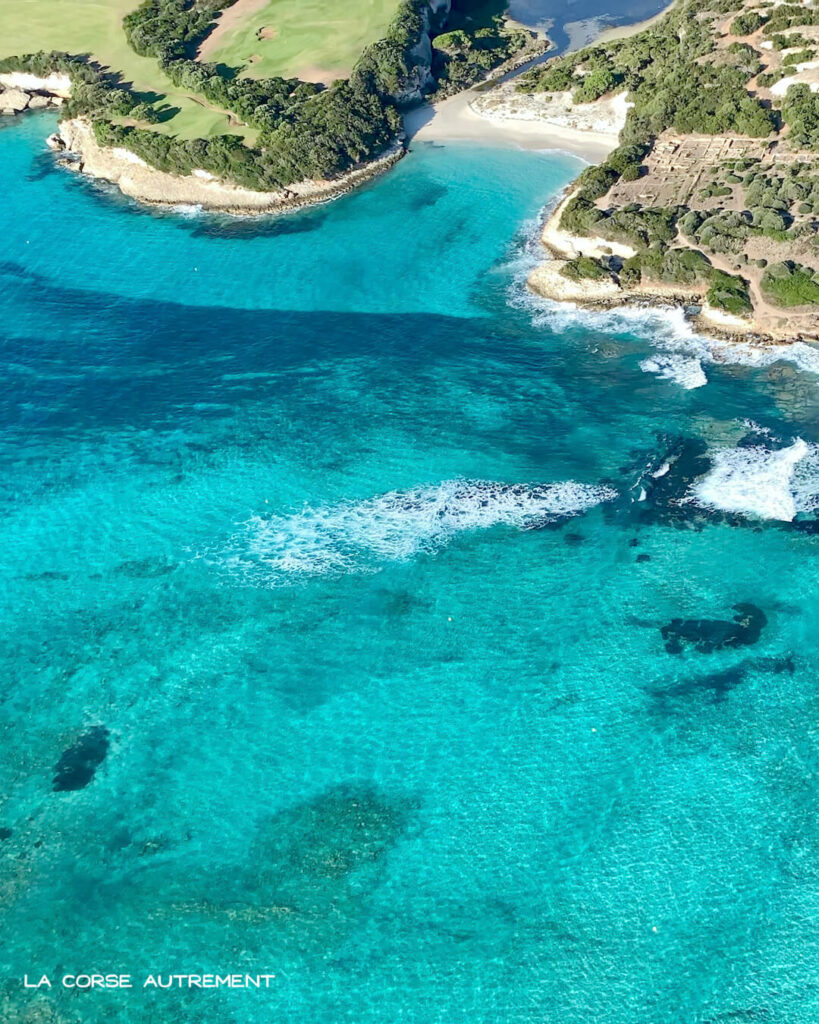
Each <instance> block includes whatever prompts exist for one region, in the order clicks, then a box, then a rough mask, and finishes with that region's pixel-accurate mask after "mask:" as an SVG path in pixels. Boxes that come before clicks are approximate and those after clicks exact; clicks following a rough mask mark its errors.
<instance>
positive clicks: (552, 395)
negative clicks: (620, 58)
mask: <svg viewBox="0 0 819 1024" xmlns="http://www.w3.org/2000/svg"><path fill="white" fill-rule="evenodd" d="M47 127H48V125H47V124H46V123H45V121H43V120H41V121H37V120H35V119H34V118H30V119H27V120H23V121H19V122H17V123H14V124H13V125H9V126H8V127H5V128H4V129H3V130H2V131H0V182H1V183H2V187H3V194H4V195H5V196H7V202H6V203H5V204H3V206H2V207H0V238H2V253H3V261H4V262H3V265H2V268H1V269H2V287H1V288H0V325H2V327H0V338H2V358H3V371H4V372H3V378H2V379H3V383H2V387H0V424H2V435H1V436H0V442H2V443H0V477H1V478H2V488H0V501H2V523H3V539H2V545H1V546H0V552H2V554H1V555H0V558H2V566H3V571H2V577H1V578H0V584H1V585H2V598H3V602H2V615H3V622H2V628H3V636H4V645H3V649H2V658H3V664H2V678H3V680H4V685H3V689H2V697H0V723H1V724H0V727H1V728H2V740H3V743H2V755H0V827H3V828H7V829H11V831H12V835H11V837H10V838H7V839H4V840H2V841H0V894H1V895H2V898H1V899H0V917H2V933H3V935H4V941H3V943H2V944H0V961H2V962H1V963H0V978H2V979H3V980H2V983H0V984H1V985H2V988H0V999H2V1000H5V1003H0V1005H2V1006H3V1019H4V1020H5V1019H8V1020H12V1021H16V1020H30V1019H32V1018H31V1016H28V1017H27V1016H26V1014H32V1013H34V1012H35V1011H36V1012H40V1011H41V1009H42V1007H40V1006H39V1004H37V1003H36V1000H35V997H33V996H32V995H30V994H27V993H24V992H22V991H21V988H20V979H21V978H22V975H23V973H24V972H27V973H29V974H38V975H39V974H40V973H41V972H46V973H50V974H52V975H59V974H60V973H61V972H75V971H79V970H89V971H90V970H99V971H106V970H119V971H126V972H127V971H130V972H131V973H133V974H134V975H135V976H136V977H137V978H138V979H141V978H142V977H143V976H144V975H145V974H146V973H148V972H151V971H153V972H157V971H161V972H163V973H165V974H168V973H172V972H176V973H178V972H199V971H210V970H212V971H219V972H222V973H224V972H227V971H245V970H248V971H250V972H251V973H255V972H257V971H272V972H275V973H276V975H277V979H276V981H275V983H274V985H273V987H272V988H271V990H270V991H269V992H267V993H263V994H262V993H257V992H233V993H231V992H219V993H215V992H205V993H201V992H200V993H197V992H195V991H194V992H192V993H190V994H188V993H181V994H180V993H178V992H160V993H156V994H153V993H148V994H143V993H141V992H139V991H134V992H132V993H130V994H129V995H128V996H123V995H121V994H117V993H108V994H99V993H97V994H95V995H93V996H88V995H85V996H81V995H74V996H71V995H68V994H65V993H57V994H55V995H54V996H53V997H52V999H51V1000H50V1002H49V1003H48V1007H49V1008H50V1009H53V1012H54V1014H56V1016H55V1017H52V1018H48V1017H46V1019H57V1020H67V1021H74V1020H80V1021H82V1022H83V1024H96V1022H97V1021H130V1020H134V1019H151V1020H154V1021H159V1022H163V1024H164V1022H166V1021H177V1020H196V1021H197V1022H200V1021H201V1022H205V1024H211V1022H214V1024H222V1022H232V1021H242V1022H255V1021H260V1022H261V1021H265V1022H267V1021H270V1020H277V1021H293V1022H296V1021H299V1022H303V1021H304V1020H312V1021H327V1022H337V1021H339V1020H344V1019H349V1020H353V1021H356V1022H382V1021H384V1022H386V1021H390V1022H392V1021H395V1020H407V1021H440V1020H445V1019H446V1020H450V1021H458V1022H460V1021H463V1022H467V1021H468V1022H470V1024H475V1022H481V1021H484V1022H493V1024H494V1022H498V1021H520V1022H532V1021H538V1022H542V1021H550V1022H555V1024H558V1022H559V1024H574V1022H578V1024H579V1022H584V1024H585V1022H587V1021H589V1020H606V1021H607V1022H613V1024H619V1022H622V1024H632V1022H634V1021H635V1020H650V1021H657V1022H663V1024H665V1022H668V1024H677V1022H679V1021H701V1022H705V1021H717V1020H731V1019H738V1018H739V1019H743V1018H745V1019H749V1020H763V1021H768V1020H769V1021H776V1022H781V1021H788V1022H803V1021H805V1022H807V1021H813V1020H815V1019H816V1016H817V1009H818V1008H819V993H817V988H816V982H817V979H816V964H815V931H814V926H815V916H816V910H817V888H816V886H817V831H816V824H815V820H816V806H815V803H816V788H815V773H816V766H817V759H816V748H815V722H816V712H817V700H816V684H815V681H816V665H817V639H816V638H817V628H816V627H817V621H816V618H817V616H816V601H815V589H816V588H815V561H814V559H815V557H816V551H817V544H818V543H819V541H818V540H817V537H816V535H814V534H811V533H810V532H807V531H806V530H804V529H800V528H799V522H800V521H803V520H804V519H805V517H809V516H810V515H811V510H812V509H814V508H815V494H816V491H817V482H816V477H817V473H818V472H819V470H817V468H816V456H815V451H816V449H815V447H814V446H815V444H816V443H817V441H819V437H817V433H819V432H818V431H817V426H816V422H817V421H816V395H817V385H819V378H817V376H816V375H814V374H811V373H809V372H806V371H805V370H804V369H802V370H800V369H799V367H798V366H797V365H795V364H794V363H793V362H783V361H777V362H775V363H772V364H770V365H767V366H757V367H750V366H744V365H741V364H738V365H723V364H721V363H715V362H713V359H714V358H715V356H714V350H711V349H706V348H703V347H702V346H700V347H699V348H697V346H698V345H699V343H698V342H696V340H695V339H693V338H692V336H691V335H690V332H689V333H686V331H685V329H684V327H683V326H681V324H680V323H675V322H674V321H673V320H668V319H667V318H666V319H663V318H661V317H658V316H656V315H655V316H643V317H642V319H641V320H638V319H636V318H633V319H631V320H628V318H626V319H625V320H620V321H617V320H616V319H614V320H613V319H612V318H600V317H597V318H594V317H578V316H576V315H573V314H567V313H566V312H565V311H558V312H555V311H552V310H549V309H544V308H541V307H539V306H536V305H535V304H534V303H532V302H530V301H529V300H527V299H526V298H525V296H524V295H523V293H522V292H521V290H520V288H519V285H518V284H517V283H516V282H518V281H519V279H520V276H521V274H522V273H523V271H524V270H525V267H526V265H527V261H528V260H529V259H530V255H529V254H530V250H529V248H528V247H527V244H526V237H527V234H528V233H531V230H532V225H533V223H534V218H535V217H536V216H537V212H538V210H539V208H540V207H541V205H542V204H543V203H544V202H545V201H547V200H548V199H549V197H550V196H552V195H553V194H554V193H555V192H556V191H557V190H559V189H560V188H561V187H562V186H563V185H564V184H565V183H566V182H567V181H568V180H569V179H570V178H571V176H572V175H573V174H574V173H576V169H577V166H578V165H577V163H576V162H574V161H572V160H571V159H570V158H568V157H562V156H559V155H554V154H552V155H544V154H533V153H517V152H513V151H500V152H499V151H488V150H481V149H476V148H473V147H451V148H447V149H435V148H429V147H425V148H421V149H419V150H418V151H417V152H415V153H413V154H411V155H410V157H408V158H407V160H406V161H405V162H404V163H403V164H402V165H401V166H399V168H398V169H397V170H396V171H395V172H394V173H392V174H390V175H389V176H387V177H386V178H384V179H382V180H381V181H379V182H378V183H376V184H374V185H373V186H372V187H371V188H368V189H367V190H365V191H363V192H361V193H359V194H357V195H355V196H352V197H349V198H347V199H344V200H342V201H339V202H337V203H335V204H333V205H331V206H328V207H326V208H323V209H320V210H317V211H313V212H311V213H307V214H303V215H298V216H294V217H292V218H287V219H286V220H283V221H277V222H271V223H269V224H263V223H256V224H254V225H248V224H245V223H242V224H237V223H232V224H231V223H224V224H217V223H215V222H211V221H207V220H203V219H197V218H189V219H179V218H173V217H169V216H165V215H154V214H149V213H144V212H136V211H135V210H134V209H133V208H132V207H131V206H130V205H129V204H127V203H124V202H122V201H121V200H118V199H116V198H115V197H113V196H103V197H100V195H99V194H98V191H97V190H96V189H94V188H92V187H90V186H89V185H88V184H87V183H85V182H82V181H80V180H78V179H75V178H72V177H69V176H67V175H65V174H63V173H61V172H58V171H54V170H53V169H52V168H51V164H50V163H49V162H48V161H47V159H44V158H42V157H41V156H40V150H41V148H42V138H43V136H44V134H45V128H47ZM527 225H528V227H527ZM192 268H197V269H195V270H194V269H192ZM675 345H677V347H678V348H679V346H682V348H683V349H684V350H685V351H684V352H683V353H682V355H680V352H679V351H677V349H675ZM658 353H665V356H667V357H668V358H669V359H672V361H673V359H677V360H678V364H676V365H677V371H679V368H680V367H679V360H680V359H682V361H683V367H684V368H686V367H687V369H688V370H689V371H690V370H691V366H690V361H691V360H694V361H695V362H697V366H699V373H701V375H702V377H703V379H704V380H707V383H703V381H702V380H700V379H699V378H698V380H697V383H698V384H701V385H702V386H698V387H696V388H687V387H685V386H683V385H684V384H685V383H686V381H687V382H688V383H689V384H690V383H691V380H690V373H689V378H686V376H685V374H684V373H682V374H681V373H680V372H676V373H671V374H666V376H662V370H661V369H660V370H658V369H657V367H656V366H655V367H654V368H652V367H651V366H650V365H649V364H650V363H651V360H652V359H653V360H656V359H657V358H658ZM669 353H670V354H669ZM692 353H693V354H692ZM698 353H699V355H698ZM717 355H719V353H717ZM700 357H701V358H700ZM686 360H688V361H689V362H688V363H686V362H685V361H686ZM675 438H684V439H687V443H688V447H687V448H686V449H685V451H686V452H687V453H688V454H687V455H684V456H683V458H681V459H679V460H678V461H677V462H675V461H674V457H675V454H678V453H679V451H680V449H679V447H675V444H676V443H677V442H675V441H674V440H673V439H675ZM798 439H801V441H800V440H798ZM697 445H700V447H703V446H706V447H707V451H708V452H709V453H711V454H710V455H707V456H706V455H703V454H702V452H701V451H700V448H697ZM743 446H744V447H743ZM786 449H787V450H786ZM738 451H739V452H740V454H736V453H737V452H738ZM773 451H781V454H779V455H777V456H773V455H771V452H773ZM692 452H693V453H694V454H691V453H692ZM696 452H699V454H698V455H697V454H696ZM743 453H744V454H743ZM797 456H798V458H797ZM686 459H688V461H689V462H690V463H691V465H695V466H696V468H697V471H698V476H697V480H696V481H694V480H692V481H691V484H690V486H688V484H687V483H684V484H683V487H682V490H683V492H684V497H685V498H686V499H689V500H686V501H683V502H682V503H680V502H678V501H675V500H674V501H672V500H669V498H668V495H669V492H668V491H665V492H664V491H663V487H664V486H665V485H666V484H667V483H668V481H670V480H671V479H672V478H674V479H677V480H678V479H679V477H680V473H681V471H680V470H679V467H680V465H682V464H683V462H685V460H686ZM697 460H699V461H697ZM669 462H670V463H673V466H672V467H671V468H670V469H669V470H668V471H667V472H666V471H665V465H666V463H669ZM664 481H665V483H664ZM745 494H749V495H750V496H751V497H750V498H748V499H747V500H744V499H743V495H745ZM664 495H665V497H664ZM641 496H645V498H646V500H645V501H639V500H637V499H639V498H640V497H641ZM678 497H679V495H678ZM715 504H716V506H718V507H719V508H724V509H726V510H727V511H728V512H730V513H731V515H726V516H719V515H712V514H710V513H706V511H705V507H706V506H707V507H712V506H714V505H715ZM791 514H793V515H794V516H796V523H795V524H794V523H789V522H787V520H788V519H789V518H790V517H791ZM645 556H648V558H646V557H645ZM742 602H751V603H753V605H755V606H756V607H758V608H759V609H761V610H762V612H763V614H764V617H765V620H766V621H765V625H764V626H763V628H762V629H761V632H760V633H759V637H758V639H756V641H755V642H748V643H747V645H745V646H738V647H737V646H727V647H723V648H722V649H717V650H712V651H704V650H697V649H696V647H695V646H694V644H693V643H691V642H687V641H685V640H684V642H683V643H682V646H683V648H684V649H683V652H682V653H681V654H673V653H669V652H668V651H667V650H666V648H665V644H666V642H668V634H667V636H666V637H665V638H664V637H663V635H662V634H661V627H662V626H663V625H666V626H667V625H668V624H670V623H671V621H672V620H673V619H675V618H681V619H699V618H704V619H712V620H724V621H727V622H730V621H731V620H732V618H733V616H734V612H733V610H732V606H733V605H735V604H737V603H742ZM674 630H676V632H673V631H672V634H670V635H671V639H672V641H673V639H674V637H675V636H678V635H679V634H680V633H682V634H685V627H684V626H683V627H680V626H679V625H678V626H676V627H674ZM695 632H696V630H695ZM700 632H702V630H700ZM705 632H706V633H708V631H707V630H706V631H705ZM709 635H711V634H710V633H709ZM741 636H742V638H743V639H744V640H747V641H750V640H752V639H753V638H752V637H751V636H748V635H747V634H746V633H742V634H741ZM672 646H673V644H672ZM700 646H708V644H707V643H704V642H703V643H701V644H700ZM93 727H104V728H105V729H107V730H108V742H109V746H108V749H107V752H106V753H105V757H104V760H103V761H102V763H101V764H100V765H99V766H98V767H97V769H96V774H95V775H94V777H93V779H92V780H91V781H90V782H88V784H87V785H86V786H85V787H84V788H81V789H77V790H75V791H59V792H55V791H54V790H53V789H52V784H53V779H54V776H55V770H56V766H57V764H58V762H59V761H60V759H61V756H62V755H63V754H64V752H66V751H71V750H72V746H73V745H75V744H76V743H77V741H78V739H79V738H80V737H82V736H83V735H86V736H87V735H89V730H91V729H92V728H93ZM92 735H96V734H92ZM68 760H69V761H71V756H69V758H68ZM75 760H76V758H75ZM9 936H11V939H10V940H9V938H8V937H9Z"/></svg>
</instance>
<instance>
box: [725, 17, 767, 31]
mask: <svg viewBox="0 0 819 1024" xmlns="http://www.w3.org/2000/svg"><path fill="white" fill-rule="evenodd" d="M765 21H766V18H765V17H764V16H763V15H762V14H760V12H759V11H743V12H742V14H738V15H737V16H736V18H734V20H733V21H732V22H731V35H733V36H750V35H752V34H753V33H754V32H756V30H757V29H760V28H762V26H763V25H764V24H765Z"/></svg>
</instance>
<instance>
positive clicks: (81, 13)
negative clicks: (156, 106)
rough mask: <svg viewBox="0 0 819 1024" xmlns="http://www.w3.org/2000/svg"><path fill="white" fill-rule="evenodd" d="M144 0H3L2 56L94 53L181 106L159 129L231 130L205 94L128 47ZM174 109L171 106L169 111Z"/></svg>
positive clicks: (140, 86)
mask: <svg viewBox="0 0 819 1024" xmlns="http://www.w3.org/2000/svg"><path fill="white" fill-rule="evenodd" d="M138 3H139V0H0V56H3V57H8V56H11V55H12V54H19V53H31V52H32V51H35V50H66V51H68V52H69V53H90V54H91V55H92V56H93V57H95V58H97V59H98V60H99V61H100V62H101V63H103V64H106V65H108V66H109V67H110V68H111V69H112V70H115V71H119V72H121V73H122V75H123V77H124V79H125V81H127V82H132V83H133V86H134V88H135V89H136V90H138V91H144V92H147V93H150V92H153V93H159V94H162V95H163V96H164V97H165V100H164V102H165V103H167V104H168V106H169V108H171V109H176V108H178V113H176V114H174V116H172V117H170V119H169V120H167V121H166V122H165V123H164V124H162V125H160V126H159V128H160V130H162V131H170V132H173V133H174V134H176V135H179V136H182V137H185V138H195V137H197V136H210V135H219V134H223V133H224V132H227V131H230V132H232V133H234V134H244V135H247V134H248V132H247V131H243V130H242V129H239V128H237V127H235V126H231V125H230V123H229V119H228V116H227V115H226V114H225V113H224V112H222V111H218V110H214V109H212V108H210V107H209V106H208V105H207V104H206V101H205V100H203V99H202V98H201V97H195V96H193V95H192V94H189V93H184V92H180V91H179V90H178V89H176V87H175V86H174V85H173V84H172V83H171V82H170V81H169V80H168V79H167V78H166V77H165V75H163V74H162V72H161V71H160V70H159V68H158V67H157V64H156V61H154V60H152V59H150V58H148V57H138V56H137V55H136V54H135V53H134V51H133V50H132V49H131V48H130V47H129V46H128V43H127V41H126V39H125V34H124V33H123V31H122V18H123V16H124V15H125V14H127V13H128V12H129V11H132V10H133V9H134V8H135V7H137V6H138ZM170 112H171V110H169V113H170Z"/></svg>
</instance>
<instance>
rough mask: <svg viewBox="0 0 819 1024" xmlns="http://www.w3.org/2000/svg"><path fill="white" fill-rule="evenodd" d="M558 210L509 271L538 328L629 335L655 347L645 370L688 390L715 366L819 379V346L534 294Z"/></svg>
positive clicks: (655, 311) (525, 235) (675, 315)
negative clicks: (546, 231) (702, 328)
mask: <svg viewBox="0 0 819 1024" xmlns="http://www.w3.org/2000/svg"><path fill="white" fill-rule="evenodd" d="M559 198H560V197H558V199H559ZM555 205H556V202H553V203H552V204H550V205H549V206H547V207H546V209H545V210H544V212H543V214H542V215H541V217H540V218H538V219H537V220H535V221H529V222H527V224H526V225H524V228H523V229H522V231H521V235H520V236H519V238H518V240H517V242H516V244H515V246H514V249H513V251H512V253H511V254H510V259H509V260H508V262H507V270H508V271H509V272H511V274H512V279H513V280H512V284H511V286H510V288H509V292H508V297H509V302H510V304H511V305H513V306H516V307H518V308H522V309H526V310H527V311H528V312H529V313H530V315H531V318H532V323H533V325H534V326H536V327H546V328H549V329H550V330H552V331H555V332H564V331H567V330H570V329H571V328H577V327H585V328H587V329H588V330H589V331H593V332H595V333H597V334H606V335H612V336H616V335H621V334H627V335H630V336H632V337H637V338H641V339H643V340H645V341H648V342H649V343H650V344H651V345H652V347H653V348H654V353H653V354H652V355H651V356H648V357H646V358H645V359H643V360H642V362H641V363H640V368H641V369H642V370H644V371H645V372H646V373H654V374H656V375H657V376H658V377H661V378H663V379H665V380H673V381H675V382H676V383H677V384H679V385H680V387H683V388H686V389H693V388H699V387H703V386H704V385H705V384H707V383H708V374H707V368H708V367H709V366H714V365H735V366H751V367H755V368H758V369H762V368H764V367H766V366H771V365H772V364H774V363H776V362H779V361H782V362H789V363H793V364H794V365H795V366H796V367H798V369H800V370H803V371H805V372H807V373H812V374H819V347H817V346H815V345H810V344H807V343H806V342H803V341H794V342H790V343H788V344H777V345H759V344H754V343H753V342H751V341H741V340H732V341H726V340H723V339H720V338H710V337H707V336H705V335H701V334H697V333H696V331H695V330H694V328H693V327H692V325H691V321H690V320H689V319H688V318H687V317H686V315H685V312H684V310H682V309H680V308H679V307H676V306H662V307H657V306H619V307H617V308H615V309H609V310H588V309H581V308H579V307H577V306H575V305H573V304H572V303H567V302H553V301H551V300H549V299H543V298H541V297H540V296H537V295H534V294H532V293H531V292H530V291H529V290H528V289H527V287H526V279H527V278H528V276H529V274H530V273H531V271H532V270H533V269H534V267H536V266H537V265H538V264H539V263H542V262H543V260H544V258H545V254H544V251H543V247H542V246H541V244H540V234H541V231H542V229H543V223H544V219H545V217H547V216H550V215H551V212H552V211H553V209H554V207H555Z"/></svg>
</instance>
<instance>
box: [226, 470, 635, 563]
mask: <svg viewBox="0 0 819 1024" xmlns="http://www.w3.org/2000/svg"><path fill="white" fill-rule="evenodd" d="M616 496H617V493H616V491H613V490H612V489H611V488H608V487H597V486H592V485H588V484H579V483H575V482H574V481H566V482H564V483H557V484H545V485H538V486H531V487H530V486H526V485H523V484H514V485H510V484H500V483H492V482H488V481H482V480H445V481H443V482H442V483H440V484H437V485H435V486H431V487H417V488H413V489H411V490H407V491H390V492H389V493H387V494H382V495H379V496H378V497H374V498H368V499H365V500H364V501H354V502H342V503H339V504H336V505H329V506H319V507H317V508H306V509H304V510H303V511H301V512H296V513H293V514H291V515H281V516H274V517H272V518H263V517H260V516H254V517H253V518H252V519H250V520H249V521H248V522H247V523H246V524H245V526H244V530H243V532H242V533H240V534H239V535H238V536H237V537H236V538H234V541H233V543H232V545H231V554H230V556H229V558H228V565H229V567H230V568H231V569H233V570H235V571H238V572H239V573H240V574H244V575H247V576H249V577H251V578H253V577H263V578H266V579H267V580H268V581H269V582H274V581H275V578H276V577H281V576H285V577H286V576H292V575H294V574H295V575H306V576H315V575H323V574H326V573H338V572H346V571H365V570H367V569H371V568H374V567H376V566H377V565H378V564H381V563H384V562H390V561H405V560H407V559H409V558H412V557H414V556H415V555H418V554H421V553H423V552H432V551H435V550H438V549H440V548H441V547H443V546H444V545H446V544H447V543H448V542H449V541H450V540H451V539H452V537H454V536H455V535H456V534H457V533H461V532H464V531H468V530H481V529H488V528H490V527H493V526H501V525H503V526H509V527H514V528H517V529H531V528H534V527H538V526H542V525H545V524H546V523H549V522H553V521H555V520H557V519H560V518H563V517H566V516H572V515H576V514H577V513H579V512H583V511H585V510H586V509H589V508H591V507H592V506H594V505H597V504H599V503H601V502H603V501H610V500H612V499H613V498H615V497H616Z"/></svg>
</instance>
